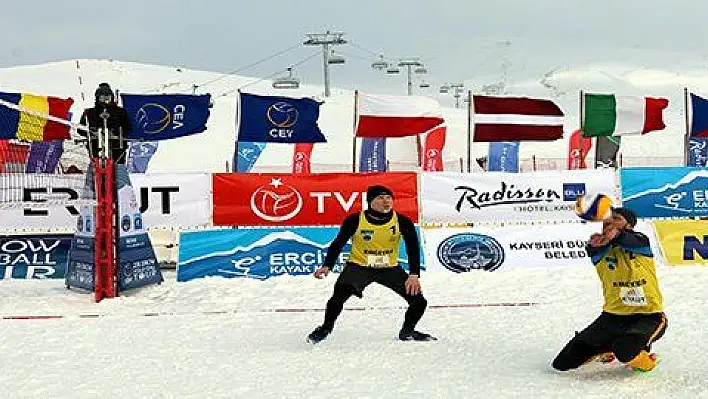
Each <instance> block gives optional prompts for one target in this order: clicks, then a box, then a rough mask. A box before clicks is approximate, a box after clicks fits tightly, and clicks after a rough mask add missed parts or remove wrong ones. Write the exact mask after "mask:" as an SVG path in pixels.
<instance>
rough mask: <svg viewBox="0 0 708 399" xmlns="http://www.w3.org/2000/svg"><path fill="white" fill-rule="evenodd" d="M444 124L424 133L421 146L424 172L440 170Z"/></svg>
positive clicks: (443, 144)
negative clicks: (423, 141)
mask: <svg viewBox="0 0 708 399" xmlns="http://www.w3.org/2000/svg"><path fill="white" fill-rule="evenodd" d="M446 134H447V127H446V126H439V127H436V128H435V129H433V130H431V131H429V132H428V134H426V135H425V145H424V146H423V152H422V154H421V155H422V156H423V162H422V165H423V170H424V171H426V172H442V171H443V169H444V166H443V148H445V136H446Z"/></svg>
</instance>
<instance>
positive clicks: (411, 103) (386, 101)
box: [356, 94, 444, 137]
mask: <svg viewBox="0 0 708 399" xmlns="http://www.w3.org/2000/svg"><path fill="white" fill-rule="evenodd" d="M358 96H359V98H358V114H359V118H358V120H357V125H356V136H357V137H406V136H416V135H419V134H423V133H425V132H427V131H429V130H430V129H432V128H434V127H436V126H438V125H440V124H442V123H443V122H444V119H443V117H442V109H441V108H440V104H439V103H438V102H437V101H435V100H433V99H431V98H427V97H415V96H382V95H373V94H358Z"/></svg>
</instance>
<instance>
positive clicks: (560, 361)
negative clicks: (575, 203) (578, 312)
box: [553, 208, 666, 372]
mask: <svg viewBox="0 0 708 399" xmlns="http://www.w3.org/2000/svg"><path fill="white" fill-rule="evenodd" d="M636 224H637V216H636V215H635V214H634V212H632V211H631V210H629V209H625V208H615V209H613V211H612V217H611V218H609V219H607V220H605V221H604V222H603V229H602V233H596V234H593V235H592V236H591V237H590V242H589V244H588V246H587V251H588V254H589V255H590V257H591V259H592V262H593V263H594V264H595V268H596V270H597V274H598V276H599V277H600V281H601V283H602V293H603V296H604V306H603V308H602V314H601V315H600V317H598V318H597V319H596V320H595V321H594V322H593V323H592V324H590V325H589V326H588V327H587V328H585V329H584V330H583V331H581V332H580V333H577V334H576V335H575V337H574V338H573V339H572V340H570V342H568V344H567V345H566V346H565V347H564V348H563V350H562V351H561V352H560V353H559V354H558V356H557V357H556V358H555V360H554V361H553V367H554V368H555V369H557V370H561V371H566V370H570V369H575V368H578V367H580V366H581V365H583V364H585V363H587V362H588V361H590V360H592V359H593V358H595V357H598V356H602V355H608V354H609V355H611V356H612V357H616V358H617V360H619V361H620V362H622V363H625V364H626V365H628V366H629V367H631V368H632V369H633V370H635V371H638V372H644V371H650V370H652V369H653V368H654V367H655V366H656V355H655V354H652V353H650V352H651V344H652V343H653V342H654V341H656V340H658V339H659V338H661V337H662V336H663V335H664V331H666V315H665V314H664V309H663V304H662V297H661V291H660V289H659V284H658V281H657V278H656V266H655V265H654V255H653V254H652V251H651V247H650V245H649V239H648V238H647V237H646V236H645V235H644V234H642V233H639V232H636V231H634V230H633V227H634V226H635V225H636Z"/></svg>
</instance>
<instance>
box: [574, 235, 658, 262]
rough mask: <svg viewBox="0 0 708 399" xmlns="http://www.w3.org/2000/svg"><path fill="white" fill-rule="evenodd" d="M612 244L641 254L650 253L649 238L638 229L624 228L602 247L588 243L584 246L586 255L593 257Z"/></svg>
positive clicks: (605, 250)
mask: <svg viewBox="0 0 708 399" xmlns="http://www.w3.org/2000/svg"><path fill="white" fill-rule="evenodd" d="M613 245H616V246H618V247H620V248H622V249H624V250H627V251H630V252H635V253H638V254H641V255H648V256H650V255H651V244H650V242H649V238H648V237H647V236H646V235H644V234H643V233H640V232H638V231H634V230H626V229H623V230H620V232H619V234H617V237H615V238H613V239H612V240H611V241H610V242H608V243H607V244H606V245H604V246H602V247H593V246H591V245H590V244H588V245H587V246H586V249H587V252H588V255H590V256H591V257H593V256H596V255H599V254H601V253H603V252H607V250H608V249H609V248H610V247H612V246H613Z"/></svg>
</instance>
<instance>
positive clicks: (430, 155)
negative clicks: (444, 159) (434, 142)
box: [428, 150, 440, 158]
mask: <svg viewBox="0 0 708 399" xmlns="http://www.w3.org/2000/svg"><path fill="white" fill-rule="evenodd" d="M439 153H440V151H438V150H428V158H434V157H437V156H438V154H439Z"/></svg>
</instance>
